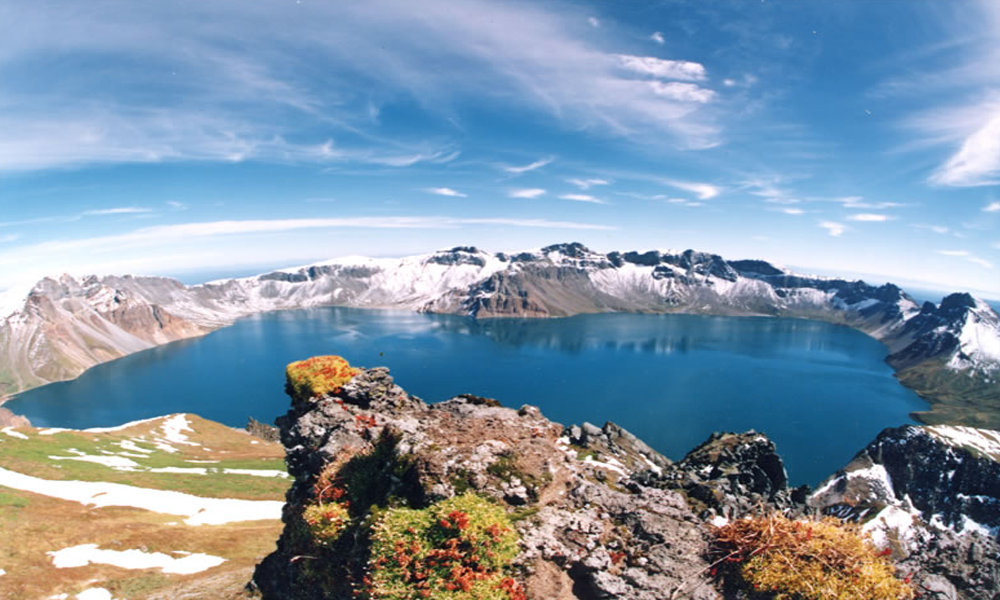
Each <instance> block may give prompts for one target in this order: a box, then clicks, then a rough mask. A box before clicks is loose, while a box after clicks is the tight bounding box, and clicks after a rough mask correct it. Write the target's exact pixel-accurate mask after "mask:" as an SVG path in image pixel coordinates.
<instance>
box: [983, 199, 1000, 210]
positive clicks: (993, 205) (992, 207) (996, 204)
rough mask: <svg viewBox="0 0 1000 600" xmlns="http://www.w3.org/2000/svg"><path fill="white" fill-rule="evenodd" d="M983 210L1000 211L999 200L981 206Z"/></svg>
mask: <svg viewBox="0 0 1000 600" xmlns="http://www.w3.org/2000/svg"><path fill="white" fill-rule="evenodd" d="M983 212H989V213H993V212H1000V202H990V203H989V204H987V205H986V206H984V207H983Z"/></svg>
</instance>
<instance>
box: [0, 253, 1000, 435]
mask: <svg viewBox="0 0 1000 600" xmlns="http://www.w3.org/2000/svg"><path fill="white" fill-rule="evenodd" d="M311 306H353V307H370V308H404V309H410V310H416V311H424V312H435V313H454V314H467V315H471V316H474V317H559V316H568V315H574V314H580V313H594V312H609V311H619V312H649V313H664V312H683V313H696V314H713V315H770V316H789V317H802V318H811V319H818V320H823V321H829V322H833V323H842V324H845V325H849V326H851V327H855V328H857V329H860V330H861V331H864V332H866V333H868V334H869V335H872V336H873V337H875V338H877V339H879V340H881V341H882V342H884V343H885V344H886V345H887V346H888V347H889V349H890V351H891V352H892V356H891V357H890V359H889V362H890V364H892V365H893V366H894V367H895V368H897V369H900V370H901V371H900V378H901V380H902V381H903V382H904V383H905V384H906V385H909V386H911V387H913V388H914V389H916V390H917V391H918V392H919V393H921V394H922V395H924V396H925V397H927V398H929V399H931V400H932V401H936V400H942V399H943V400H945V401H946V404H947V405H948V406H947V407H945V408H935V410H934V411H932V412H930V413H926V414H922V415H921V418H924V419H925V420H926V421H927V422H935V423H936V422H961V423H965V424H970V425H992V426H997V427H1000V416H998V415H1000V317H998V316H997V314H996V313H995V312H993V310H992V309H991V308H990V307H989V306H988V305H986V304H985V303H983V302H981V301H978V300H975V299H973V298H972V297H971V296H968V295H967V294H953V295H951V296H948V297H947V298H945V299H944V300H943V301H942V303H941V305H940V306H935V305H933V304H926V305H924V307H923V308H919V307H918V306H917V304H916V303H915V302H914V301H913V299H912V298H910V297H909V296H908V295H907V294H906V293H905V292H904V291H903V290H901V289H900V288H899V287H897V286H895V285H892V284H886V285H882V286H871V285H868V284H866V283H864V282H862V281H846V280H842V279H829V278H821V277H810V276H804V275H798V274H795V273H792V272H790V271H788V270H785V269H782V268H779V267H777V266H775V265H772V264H770V263H767V262H765V261H761V260H736V261H727V260H725V259H724V258H722V257H721V256H719V255H716V254H710V253H706V252H697V251H694V250H686V251H683V252H669V251H658V250H653V251H648V252H644V253H639V252H624V253H623V252H611V253H608V254H601V253H598V252H593V251H591V250H589V249H588V248H586V247H585V246H583V245H582V244H579V243H569V244H555V245H552V246H547V247H545V248H542V249H541V250H538V251H533V252H521V253H518V254H504V253H496V254H490V253H487V252H484V251H482V250H479V249H477V248H473V247H458V248H452V249H451V250H445V251H441V252H436V253H433V254H428V255H422V256H412V257H406V258H401V259H373V258H364V257H346V258H340V259H335V260H331V261H327V262H325V263H321V264H316V265H311V266H306V267H300V268H292V269H284V270H280V271H275V272H272V273H266V274H263V275H259V276H256V277H248V278H244V279H230V280H224V281H218V282H212V283H207V284H203V285H196V286H184V285H182V284H180V283H179V282H177V281H174V280H171V279H166V278H158V277H132V276H125V277H102V278H97V277H89V278H86V279H84V280H82V281H77V280H75V279H73V278H72V277H69V276H63V277H62V278H60V279H59V280H58V281H56V280H51V279H46V280H43V281H42V282H40V283H39V284H38V285H36V286H35V288H34V289H33V290H32V291H31V292H30V293H29V294H28V295H27V297H26V298H24V299H21V298H14V299H13V301H11V299H10V298H6V299H5V298H2V297H0V310H4V309H3V308H2V307H8V309H7V310H6V311H5V312H8V313H11V314H2V313H0V395H2V394H5V393H13V392H17V391H19V390H23V389H27V388H29V387H33V386H36V385H40V384H42V383H46V382H50V381H56V380H60V379H68V378H72V377H75V376H76V375H78V374H79V373H80V372H82V371H83V370H84V369H86V368H88V367H90V366H93V365H94V364H97V363H100V362H103V361H106V360H110V359H113V358H116V357H118V356H122V355H124V354H128V353H130V352H135V351H137V350H141V349H144V348H148V347H149V346H150V345H152V344H156V343H163V342H166V341H171V340H175V339H180V338H182V337H190V336H193V335H199V334H201V333H205V332H206V331H209V330H211V329H214V328H218V327H222V326H225V325H227V324H229V323H231V322H232V321H234V320H235V319H237V318H239V317H241V316H246V315H249V314H253V313H256V312H261V311H266V310H281V309H292V308H303V307H311ZM10 307H12V308H10Z"/></svg>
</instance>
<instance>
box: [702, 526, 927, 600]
mask: <svg viewBox="0 0 1000 600" xmlns="http://www.w3.org/2000/svg"><path fill="white" fill-rule="evenodd" d="M715 536H716V546H715V551H716V553H717V557H716V558H717V560H716V562H717V563H718V564H720V565H723V566H725V567H729V569H728V571H729V573H730V574H733V575H736V576H737V577H738V578H740V579H742V582H743V583H744V584H745V585H746V586H747V587H748V588H749V589H750V590H752V591H754V592H757V593H762V594H770V595H771V596H772V597H773V598H775V599H777V600H806V599H808V600H911V599H912V598H913V597H914V590H913V588H912V587H911V586H910V585H909V583H908V582H906V581H901V580H900V579H897V578H896V576H895V568H894V567H893V566H892V564H891V563H890V562H889V560H888V558H887V556H886V554H885V553H884V552H880V551H879V550H878V549H876V548H875V547H874V546H873V545H872V544H871V543H870V542H869V541H868V540H867V539H866V538H864V537H863V536H862V535H861V533H860V530H859V528H858V526H857V525H854V524H845V523H841V522H840V521H838V520H836V519H833V518H826V519H823V520H821V521H806V520H802V521H796V520H791V519H788V518H786V517H785V516H783V515H781V514H778V513H774V514H771V515H767V516H758V517H750V518H746V519H740V520H737V521H733V522H731V523H729V524H727V525H725V526H723V527H720V528H718V529H716V531H715ZM725 572H726V569H724V573H725Z"/></svg>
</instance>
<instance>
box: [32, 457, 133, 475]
mask: <svg viewBox="0 0 1000 600" xmlns="http://www.w3.org/2000/svg"><path fill="white" fill-rule="evenodd" d="M49 459H51V460H78V461H80V462H91V463H97V464H99V465H104V466H105V467H111V468H112V469H117V470H119V471H133V470H135V469H136V468H137V467H138V466H139V463H137V462H135V461H134V460H132V459H130V458H125V457H124V456H95V455H93V454H84V455H82V456H52V455H50V456H49Z"/></svg>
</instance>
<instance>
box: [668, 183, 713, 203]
mask: <svg viewBox="0 0 1000 600" xmlns="http://www.w3.org/2000/svg"><path fill="white" fill-rule="evenodd" d="M660 181H661V182H662V183H664V184H666V185H669V186H670V187H674V188H677V189H679V190H684V191H685V192H691V193H692V194H694V195H696V196H698V199H699V200H711V199H712V198H715V197H716V196H718V195H719V194H720V193H722V188H719V187H718V186H714V185H712V184H710V183H699V182H696V181H681V180H678V179H661V180H660Z"/></svg>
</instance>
